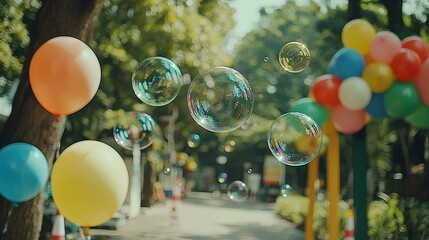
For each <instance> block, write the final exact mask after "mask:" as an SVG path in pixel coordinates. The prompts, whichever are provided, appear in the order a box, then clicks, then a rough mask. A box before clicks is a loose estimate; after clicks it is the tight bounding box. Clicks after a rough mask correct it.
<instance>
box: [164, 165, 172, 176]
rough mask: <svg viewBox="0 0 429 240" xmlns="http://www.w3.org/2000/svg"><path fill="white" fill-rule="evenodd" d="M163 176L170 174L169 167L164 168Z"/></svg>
mask: <svg viewBox="0 0 429 240" xmlns="http://www.w3.org/2000/svg"><path fill="white" fill-rule="evenodd" d="M163 172H164V174H165V175H168V174H170V172H171V169H170V168H169V167H167V168H164V171H163Z"/></svg>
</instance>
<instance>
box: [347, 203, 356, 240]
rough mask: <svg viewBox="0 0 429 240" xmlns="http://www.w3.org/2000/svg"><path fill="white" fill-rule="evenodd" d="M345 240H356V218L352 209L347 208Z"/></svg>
mask: <svg viewBox="0 0 429 240" xmlns="http://www.w3.org/2000/svg"><path fill="white" fill-rule="evenodd" d="M344 240H355V220H354V214H353V210H352V209H347V210H346V225H345V229H344Z"/></svg>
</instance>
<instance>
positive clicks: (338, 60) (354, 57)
mask: <svg viewBox="0 0 429 240" xmlns="http://www.w3.org/2000/svg"><path fill="white" fill-rule="evenodd" d="M364 68H365V59H364V58H363V56H362V55H361V54H360V53H359V52H358V51H356V50H354V49H351V48H342V49H340V50H339V51H338V52H337V53H335V55H334V56H333V57H332V59H331V61H330V62H329V65H328V73H329V74H332V75H335V76H337V77H339V78H341V79H343V80H344V79H347V78H349V77H360V76H362V72H363V70H364Z"/></svg>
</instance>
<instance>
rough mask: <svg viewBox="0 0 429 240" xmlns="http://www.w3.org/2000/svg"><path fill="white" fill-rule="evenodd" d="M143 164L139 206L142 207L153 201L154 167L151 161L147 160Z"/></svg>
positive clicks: (149, 204) (150, 204)
mask: <svg viewBox="0 0 429 240" xmlns="http://www.w3.org/2000/svg"><path fill="white" fill-rule="evenodd" d="M145 162H146V163H145V165H144V173H143V191H142V198H141V199H142V200H141V206H142V207H150V206H152V205H153V203H154V196H153V194H154V191H153V185H154V182H155V180H154V176H153V175H154V174H153V173H154V169H153V167H152V163H151V162H150V161H149V160H146V161H145Z"/></svg>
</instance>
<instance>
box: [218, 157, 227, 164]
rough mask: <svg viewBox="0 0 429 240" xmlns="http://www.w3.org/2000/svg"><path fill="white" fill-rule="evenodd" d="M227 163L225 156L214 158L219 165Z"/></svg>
mask: <svg viewBox="0 0 429 240" xmlns="http://www.w3.org/2000/svg"><path fill="white" fill-rule="evenodd" d="M227 161H228V159H227V158H226V157H225V156H218V157H217V158H216V162H217V164H219V165H224V164H225V163H226V162H227Z"/></svg>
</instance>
